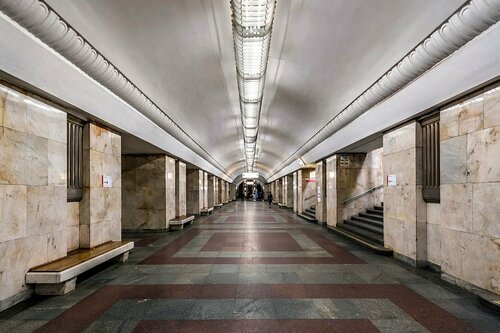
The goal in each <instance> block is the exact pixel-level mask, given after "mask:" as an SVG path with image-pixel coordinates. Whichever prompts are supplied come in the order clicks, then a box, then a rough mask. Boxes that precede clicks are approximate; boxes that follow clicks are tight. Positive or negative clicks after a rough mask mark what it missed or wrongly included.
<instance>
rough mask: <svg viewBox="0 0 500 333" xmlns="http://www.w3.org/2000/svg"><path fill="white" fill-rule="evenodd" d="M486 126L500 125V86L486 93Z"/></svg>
mask: <svg viewBox="0 0 500 333" xmlns="http://www.w3.org/2000/svg"><path fill="white" fill-rule="evenodd" d="M483 110H484V128H485V129H486V128H490V127H495V126H500V87H497V88H495V89H491V90H489V91H488V92H486V93H485V94H484V106H483Z"/></svg>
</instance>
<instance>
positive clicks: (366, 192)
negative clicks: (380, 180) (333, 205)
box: [341, 185, 384, 205]
mask: <svg viewBox="0 0 500 333" xmlns="http://www.w3.org/2000/svg"><path fill="white" fill-rule="evenodd" d="M382 187H384V185H378V186H375V187H372V188H370V189H368V190H366V191H364V192H361V193H359V194H356V195H355V196H353V197H350V198H349V199H346V200H344V201H342V202H341V204H342V205H345V204H346V203H348V202H351V201H354V200H356V199H359V198H361V197H362V196H365V195H367V194H369V193H372V192H373V191H376V190H378V189H379V188H382Z"/></svg>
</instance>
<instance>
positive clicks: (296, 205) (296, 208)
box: [293, 172, 299, 213]
mask: <svg viewBox="0 0 500 333" xmlns="http://www.w3.org/2000/svg"><path fill="white" fill-rule="evenodd" d="M297 178H298V175H297V172H294V173H293V211H294V212H295V213H298V211H299V203H298V201H299V200H298V185H297Z"/></svg>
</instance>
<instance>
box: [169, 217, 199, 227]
mask: <svg viewBox="0 0 500 333" xmlns="http://www.w3.org/2000/svg"><path fill="white" fill-rule="evenodd" d="M193 221H194V216H193V215H183V216H178V217H176V218H175V219H172V220H170V221H169V226H170V229H172V230H182V229H183V228H184V224H187V223H189V224H193Z"/></svg>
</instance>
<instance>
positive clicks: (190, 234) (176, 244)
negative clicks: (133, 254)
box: [140, 229, 203, 264]
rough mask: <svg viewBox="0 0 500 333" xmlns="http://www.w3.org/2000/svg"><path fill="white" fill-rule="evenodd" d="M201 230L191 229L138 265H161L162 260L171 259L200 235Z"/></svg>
mask: <svg viewBox="0 0 500 333" xmlns="http://www.w3.org/2000/svg"><path fill="white" fill-rule="evenodd" d="M202 232H203V230H201V229H191V230H189V231H187V232H186V233H185V234H183V235H182V236H180V237H179V238H177V239H176V240H174V241H172V242H170V243H168V244H167V245H165V246H164V247H163V248H161V249H160V250H159V251H157V252H155V253H153V254H152V255H151V256H149V257H148V258H146V259H145V260H143V261H142V262H141V263H140V264H155V263H161V262H162V260H165V259H167V258H170V257H172V256H173V255H174V254H175V253H177V252H178V251H179V250H180V249H182V248H183V247H184V246H185V245H186V244H187V243H189V242H190V241H191V240H193V239H194V238H195V237H196V236H198V235H199V234H200V233H202Z"/></svg>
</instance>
